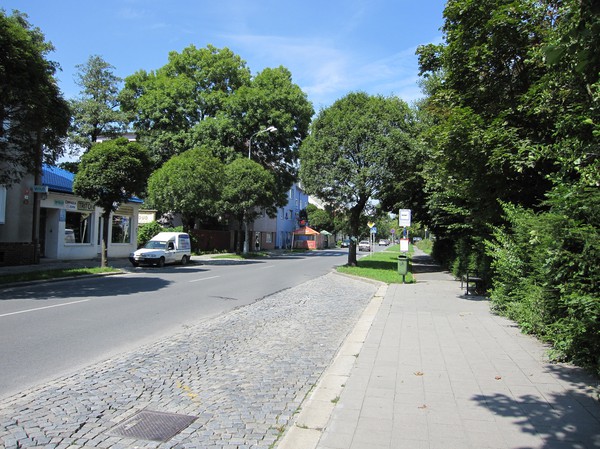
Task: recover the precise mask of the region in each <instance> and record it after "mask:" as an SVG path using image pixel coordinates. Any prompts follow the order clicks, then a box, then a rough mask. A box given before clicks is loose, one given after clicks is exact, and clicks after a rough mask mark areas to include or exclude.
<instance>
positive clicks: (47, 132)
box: [0, 10, 70, 185]
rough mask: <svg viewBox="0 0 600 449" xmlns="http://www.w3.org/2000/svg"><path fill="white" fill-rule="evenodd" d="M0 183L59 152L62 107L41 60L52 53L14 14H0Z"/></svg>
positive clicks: (51, 69) (65, 115)
mask: <svg viewBox="0 0 600 449" xmlns="http://www.w3.org/2000/svg"><path fill="white" fill-rule="evenodd" d="M0 48H1V49H2V50H1V51H0V156H1V162H0V184H4V185H10V184H12V183H14V182H18V181H19V180H20V179H21V178H22V177H23V175H25V174H26V173H33V172H36V171H39V170H40V168H41V163H42V160H44V161H45V162H48V163H54V162H55V161H56V159H57V158H58V157H59V156H60V155H61V154H62V153H63V138H64V137H65V136H66V133H67V128H68V126H69V118H70V111H69V107H68V103H67V102H66V101H65V99H64V98H63V96H62V93H61V92H60V90H59V88H58V86H57V84H56V80H55V78H54V75H55V73H56V71H57V69H58V65H57V64H56V63H54V62H51V61H49V60H48V59H47V55H48V53H50V52H51V51H52V50H53V49H54V48H53V46H52V44H50V43H49V42H46V41H45V38H44V35H43V34H42V32H41V31H40V30H39V29H38V28H34V27H32V26H31V24H30V23H29V22H28V21H27V16H26V15H25V14H22V13H19V12H18V11H15V12H13V14H12V15H10V16H9V15H7V14H6V13H5V11H4V10H0Z"/></svg>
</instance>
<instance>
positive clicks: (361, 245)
mask: <svg viewBox="0 0 600 449" xmlns="http://www.w3.org/2000/svg"><path fill="white" fill-rule="evenodd" d="M358 250H359V251H371V244H370V243H369V241H368V240H361V241H360V242H358Z"/></svg>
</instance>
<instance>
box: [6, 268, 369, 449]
mask: <svg viewBox="0 0 600 449" xmlns="http://www.w3.org/2000/svg"><path fill="white" fill-rule="evenodd" d="M375 290H376V286H375V285H373V284H370V283H367V282H362V281H358V280H355V279H351V278H348V277H344V276H341V275H338V274H335V273H330V274H328V275H325V276H323V277H320V278H317V279H314V280H312V281H308V282H306V283H304V284H302V285H300V286H297V287H294V288H291V289H288V290H285V291H282V292H279V293H277V294H275V295H272V296H269V297H267V298H264V299H262V300H260V301H257V302H255V303H254V304H252V305H249V306H246V307H242V308H239V309H236V310H234V311H233V312H230V313H228V314H226V315H223V316H221V317H218V318H215V319H212V320H209V321H206V322H204V323H201V324H198V325H196V326H194V327H192V328H189V329H188V330H187V331H186V332H184V333H182V334H178V335H176V336H173V337H172V338H170V339H168V340H162V341H159V342H156V343H154V344H152V345H149V346H146V347H143V348H141V349H139V350H137V351H135V352H132V353H127V354H123V355H121V356H119V357H117V358H113V359H111V360H107V361H105V362H103V363H100V364H96V365H93V366H90V367H88V368H86V369H85V370H83V371H80V372H78V373H76V374H73V375H71V376H69V377H65V378H61V379H57V380H55V381H54V382H53V383H51V384H49V385H47V386H43V387H38V388H36V389H33V390H30V391H27V392H24V393H22V394H20V395H16V396H13V397H11V398H8V399H5V400H3V401H2V402H0V447H4V448H7V449H17V448H44V449H50V448H52V449H54V448H55V449H76V448H82V449H83V448H106V449H121V448H123V449H124V448H177V449H179V448H182V449H183V448H190V449H192V448H203V449H204V448H206V449H210V448H214V449H216V448H220V449H224V448H228V449H229V448H239V449H242V448H243V449H250V448H256V449H268V448H269V447H271V446H272V445H273V444H274V443H275V442H276V441H277V439H278V437H279V436H280V435H281V433H282V432H283V431H284V430H285V429H286V428H287V426H288V425H289V424H290V423H291V422H292V417H293V414H294V413H295V412H296V411H297V410H298V408H299V406H300V404H301V403H302V401H303V399H304V398H305V397H306V395H307V394H308V393H309V392H310V391H311V388H312V387H313V386H314V384H315V383H316V382H317V380H318V379H319V377H320V375H321V374H322V372H323V371H324V370H325V368H326V367H327V366H328V365H329V364H330V363H331V361H332V359H333V357H334V355H335V353H336V351H337V350H338V348H339V346H340V345H341V343H342V342H343V340H344V338H345V337H346V335H347V334H348V333H349V332H350V331H351V330H352V328H353V326H354V324H355V323H356V321H357V319H358V318H359V316H360V314H361V312H362V311H363V310H364V308H365V307H366V305H367V304H368V302H369V300H370V298H371V297H372V296H373V294H374V293H375ZM86 338H93V336H86ZM40 344H43V342H40ZM31 369H35V367H34V366H32V367H31ZM144 409H145V410H152V411H159V412H169V413H177V414H185V415H192V416H196V417H198V419H197V420H196V421H194V422H193V423H192V424H191V425H190V426H189V427H187V428H186V429H184V430H183V431H182V432H181V433H179V434H178V435H176V436H175V437H173V438H172V439H170V440H168V441H167V442H156V441H146V440H142V439H138V440H135V439H130V438H123V437H120V436H116V435H115V433H114V432H111V429H113V428H114V427H115V426H116V425H118V424H120V423H122V422H123V421H124V420H126V419H127V418H130V417H131V416H133V415H134V414H135V413H137V412H138V411H140V410H144Z"/></svg>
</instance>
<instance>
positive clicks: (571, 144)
mask: <svg viewBox="0 0 600 449" xmlns="http://www.w3.org/2000/svg"><path fill="white" fill-rule="evenodd" d="M444 15H445V18H446V22H445V25H444V32H445V37H446V42H445V43H444V44H442V45H436V46H433V45H430V46H426V47H421V48H420V49H419V60H420V64H421V69H422V72H423V73H424V75H425V76H426V77H430V79H431V82H428V83H427V87H428V89H429V90H428V92H427V93H428V94H429V95H428V98H427V100H426V101H425V102H424V103H423V105H422V106H423V108H424V110H425V111H426V112H427V113H428V114H429V122H430V124H431V127H430V129H429V130H428V131H427V133H426V138H427V142H428V143H429V145H428V153H427V155H428V158H427V160H426V163H425V166H424V169H423V177H424V179H425V187H426V194H427V202H428V208H429V209H428V211H429V214H430V224H431V226H432V227H433V230H434V232H435V233H436V234H437V237H438V239H436V242H435V246H434V251H435V252H436V253H437V254H442V255H444V256H445V259H446V262H450V263H452V265H453V267H454V268H455V270H456V271H458V272H460V271H464V270H465V269H466V268H467V266H468V265H471V264H474V265H476V266H477V268H479V269H480V270H483V273H482V274H484V275H485V277H487V278H488V279H490V285H491V287H492V288H491V290H490V295H491V298H492V301H493V304H494V307H495V308H496V309H497V310H498V311H500V312H503V313H505V314H507V315H508V316H510V317H511V318H513V319H515V320H517V321H518V322H519V323H520V324H521V325H522V326H523V328H524V329H525V330H526V331H529V332H534V333H536V334H538V335H539V336H541V337H542V338H543V339H545V340H547V341H549V342H552V343H553V344H554V347H555V349H557V350H558V351H557V352H558V353H560V354H562V356H566V357H568V358H569V359H570V360H575V361H577V362H579V363H583V364H585V365H588V366H591V367H592V368H594V369H595V370H596V371H597V372H600V359H598V348H599V347H600V339H599V338H598V335H600V334H599V333H598V329H599V325H598V323H599V321H598V317H599V316H600V299H599V298H598V294H597V291H598V288H597V285H598V276H599V273H598V270H597V268H596V267H597V259H598V254H599V252H600V249H599V248H600V245H599V238H598V235H599V232H598V217H597V213H596V212H595V210H597V207H596V205H597V204H598V202H599V198H600V193H599V190H598V186H600V176H599V175H598V173H600V162H599V158H598V137H599V136H600V132H599V131H598V130H599V125H598V124H599V123H600V116H599V112H598V111H599V108H598V103H599V102H600V95H599V92H600V89H599V78H598V77H599V74H600V58H599V57H598V52H597V51H594V49H596V48H598V46H599V45H600V37H599V36H600V7H599V6H598V4H597V2H593V1H589V0H583V1H579V0H565V1H554V0H551V1H546V2H537V1H533V0H527V1H518V2H517V1H511V0H494V1H490V2H486V3H485V4H480V3H477V2H471V1H467V0H451V1H449V2H448V4H447V7H446V9H445V12H444ZM492 229H493V230H494V233H493V235H491V232H492Z"/></svg>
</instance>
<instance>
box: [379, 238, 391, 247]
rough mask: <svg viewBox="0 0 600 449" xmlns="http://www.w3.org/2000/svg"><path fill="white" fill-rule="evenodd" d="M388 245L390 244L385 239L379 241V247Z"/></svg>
mask: <svg viewBox="0 0 600 449" xmlns="http://www.w3.org/2000/svg"><path fill="white" fill-rule="evenodd" d="M389 244H390V242H388V241H387V240H386V239H381V240H379V246H388V245H389Z"/></svg>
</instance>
